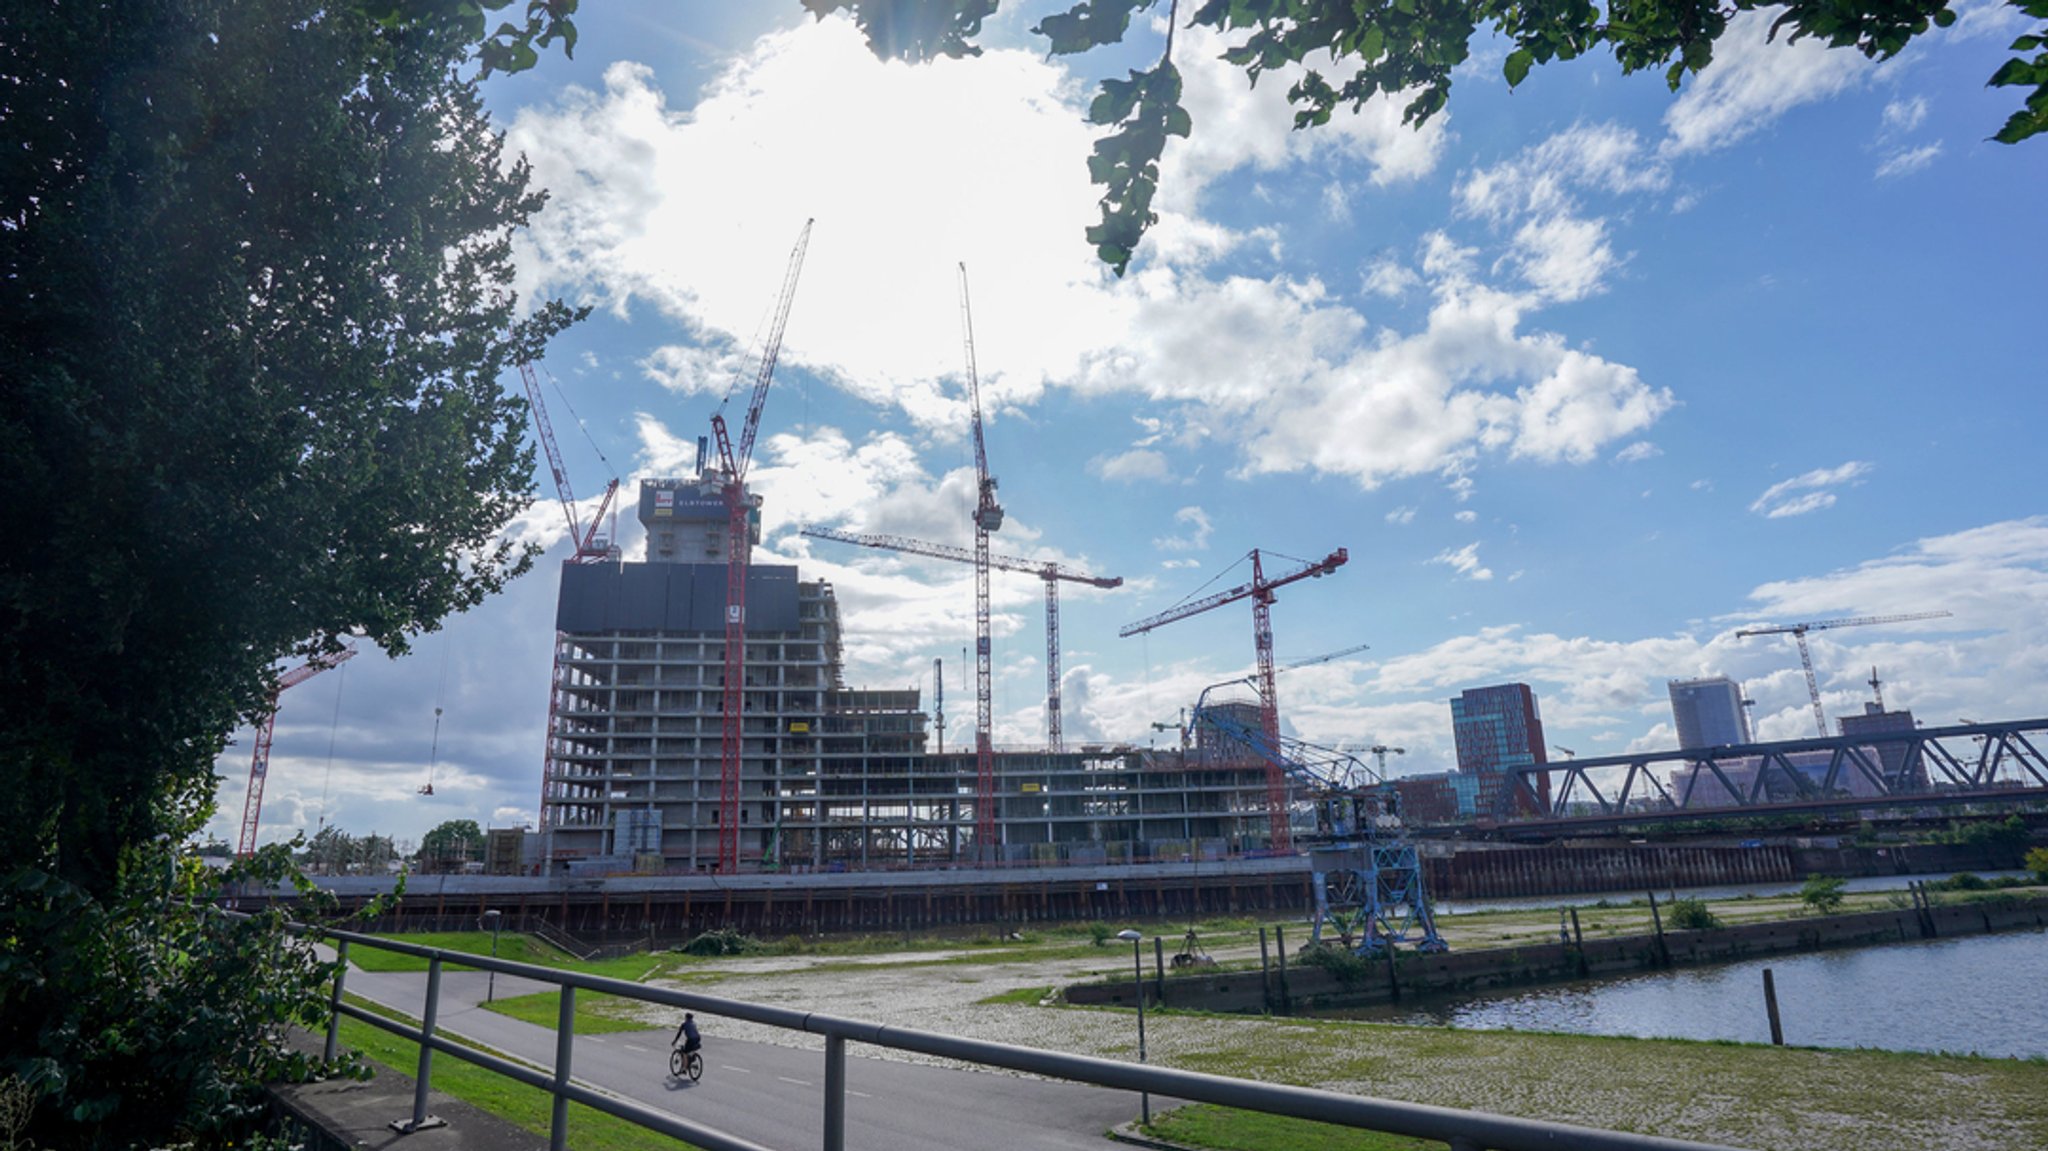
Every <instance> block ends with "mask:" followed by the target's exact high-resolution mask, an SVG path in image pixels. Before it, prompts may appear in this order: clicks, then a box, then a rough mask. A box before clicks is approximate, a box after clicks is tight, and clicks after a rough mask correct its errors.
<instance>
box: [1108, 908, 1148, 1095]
mask: <svg viewBox="0 0 2048 1151" xmlns="http://www.w3.org/2000/svg"><path fill="white" fill-rule="evenodd" d="M1116 937H1117V938H1118V939H1128V940H1130V943H1131V988H1132V989H1133V990H1134V991H1136V992H1137V993H1138V1062H1140V1063H1143V1062H1145V959H1144V956H1143V955H1142V954H1141V953H1140V951H1139V948H1138V944H1139V943H1141V942H1143V941H1144V938H1145V937H1144V936H1143V935H1140V934H1138V933H1137V932H1136V931H1133V930H1131V929H1130V928H1128V927H1127V928H1125V929H1124V930H1122V931H1119V932H1117V933H1116ZM1138 1115H1139V1121H1140V1122H1141V1123H1143V1124H1144V1125H1145V1126H1147V1127H1150V1126H1152V1093H1151V1092H1150V1091H1140V1092H1138Z"/></svg>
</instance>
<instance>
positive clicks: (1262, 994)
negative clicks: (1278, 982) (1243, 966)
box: [1259, 927, 1273, 1011]
mask: <svg viewBox="0 0 2048 1151" xmlns="http://www.w3.org/2000/svg"><path fill="white" fill-rule="evenodd" d="M1267 970H1268V964H1267V959H1266V929H1265V928H1263V927H1261V928H1259V1002H1260V1003H1261V1004H1263V1005H1264V1006H1265V1008H1266V1010H1268V1011H1271V1010H1273V980H1272V978H1271V977H1270V976H1269V975H1268V974H1267Z"/></svg>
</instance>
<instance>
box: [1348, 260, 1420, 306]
mask: <svg viewBox="0 0 2048 1151" xmlns="http://www.w3.org/2000/svg"><path fill="white" fill-rule="evenodd" d="M1421 286H1422V277H1421V276H1418V275H1416V274H1415V272H1414V271H1413V270H1412V269H1410V268H1409V267H1408V266H1407V265H1406V264H1403V263H1402V262H1401V261H1400V260H1398V259H1396V258H1394V257H1393V256H1386V255H1383V256H1381V257H1379V258H1377V259H1375V260H1373V262H1372V263H1370V264H1367V265H1366V268H1365V275H1364V277H1363V279H1362V282H1361V284H1360V287H1361V288H1362V289H1363V290H1364V291H1365V292H1366V293H1367V294H1369V295H1374V296H1385V297H1387V298H1389V299H1399V298H1400V297H1402V296H1405V295H1407V294H1408V293H1409V292H1412V291H1414V290H1415V289H1416V288H1419V287H1421Z"/></svg>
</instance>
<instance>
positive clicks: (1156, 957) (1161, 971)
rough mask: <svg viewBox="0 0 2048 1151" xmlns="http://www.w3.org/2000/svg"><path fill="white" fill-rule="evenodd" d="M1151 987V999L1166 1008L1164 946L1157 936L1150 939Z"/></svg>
mask: <svg viewBox="0 0 2048 1151" xmlns="http://www.w3.org/2000/svg"><path fill="white" fill-rule="evenodd" d="M1152 986H1153V988H1154V991H1153V998H1155V999H1157V1000H1159V1006H1161V1007H1164V1006H1166V944H1164V943H1162V942H1160V940H1159V937H1158V936H1157V935H1155V936H1153V937H1152Z"/></svg>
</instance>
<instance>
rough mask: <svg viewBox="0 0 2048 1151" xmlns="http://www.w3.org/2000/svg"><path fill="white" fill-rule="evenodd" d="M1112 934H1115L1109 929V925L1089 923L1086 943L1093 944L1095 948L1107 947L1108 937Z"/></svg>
mask: <svg viewBox="0 0 2048 1151" xmlns="http://www.w3.org/2000/svg"><path fill="white" fill-rule="evenodd" d="M1114 934H1116V933H1115V932H1113V931H1111V930H1110V929H1109V924H1107V923H1091V924H1089V925H1088V942H1090V943H1093V944H1094V945H1095V946H1097V947H1107V946H1109V937H1110V936H1112V935H1114Z"/></svg>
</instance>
